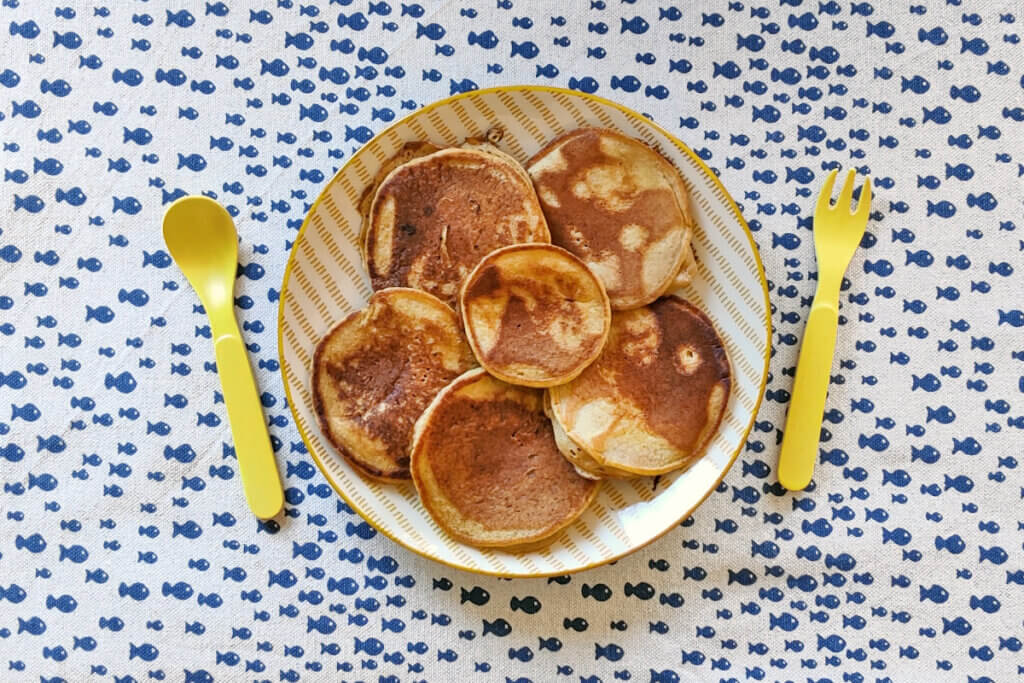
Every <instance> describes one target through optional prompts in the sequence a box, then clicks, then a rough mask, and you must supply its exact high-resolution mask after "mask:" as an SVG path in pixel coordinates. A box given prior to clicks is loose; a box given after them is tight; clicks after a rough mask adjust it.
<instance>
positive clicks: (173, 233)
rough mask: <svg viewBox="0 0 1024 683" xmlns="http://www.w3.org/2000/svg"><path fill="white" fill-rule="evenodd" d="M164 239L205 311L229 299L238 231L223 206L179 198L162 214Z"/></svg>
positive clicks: (204, 199) (204, 200)
mask: <svg viewBox="0 0 1024 683" xmlns="http://www.w3.org/2000/svg"><path fill="white" fill-rule="evenodd" d="M164 242H166V243H167V249H168V251H170V252H171V257H172V258H173V259H174V261H175V263H177V264H178V267H179V268H181V271H182V272H183V273H184V274H185V277H186V278H188V281H189V282H190V283H191V284H192V288H193V289H195V290H196V293H197V294H198V295H199V299H200V300H201V301H202V302H203V306H204V307H206V308H207V309H208V311H209V309H213V308H219V307H220V306H222V305H223V304H224V302H225V301H230V300H233V298H234V288H235V269H236V268H237V265H238V233H237V232H236V231H235V223H234V221H232V220H231V214H229V213H228V212H227V210H225V209H224V207H223V206H221V205H220V204H218V203H217V202H215V201H214V200H212V199H209V198H208V197H201V196H200V197H182V198H181V199H179V200H178V201H176V202H174V203H173V204H171V206H170V208H168V209H167V213H166V214H164ZM232 316H234V312H233V311H232Z"/></svg>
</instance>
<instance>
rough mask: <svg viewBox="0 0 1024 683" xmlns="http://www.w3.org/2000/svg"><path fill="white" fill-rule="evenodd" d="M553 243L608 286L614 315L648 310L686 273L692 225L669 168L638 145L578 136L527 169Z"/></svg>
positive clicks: (614, 137)
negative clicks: (649, 306)
mask: <svg viewBox="0 0 1024 683" xmlns="http://www.w3.org/2000/svg"><path fill="white" fill-rule="evenodd" d="M526 167H527V169H526V170H527V172H528V173H529V174H530V177H531V178H533V182H534V185H535V187H536V189H537V196H538V197H539V198H540V202H541V206H542V207H543V209H544V215H545V217H546V218H547V222H548V227H549V229H550V231H551V241H552V243H553V244H556V245H558V246H560V247H564V248H566V249H568V250H569V251H571V252H572V253H574V254H576V255H577V256H578V257H580V259H581V260H582V261H583V262H584V263H586V264H587V265H588V266H590V268H591V269H592V270H593V271H594V272H595V273H596V274H597V276H598V277H600V278H601V280H602V281H603V282H604V286H605V289H607V290H608V297H609V298H610V299H611V304H612V308H613V309H614V310H627V309H630V308H636V307H638V306H643V305H644V304H648V303H650V302H652V301H654V300H655V299H657V298H658V297H659V296H661V295H662V294H664V293H665V292H666V291H668V290H669V289H670V288H672V286H673V283H674V281H675V279H676V276H677V274H679V272H680V269H681V268H683V267H684V265H685V259H686V253H687V250H688V247H689V244H690V239H691V238H692V236H693V229H694V219H693V216H692V213H691V211H690V205H689V200H688V199H687V195H686V189H685V188H684V186H683V181H682V178H681V176H680V175H679V171H678V170H676V168H675V167H674V166H672V164H670V163H669V162H668V161H667V160H666V159H665V158H664V157H662V156H661V155H660V154H658V153H657V152H656V151H654V150H653V149H651V148H650V147H648V146H647V145H645V144H644V143H642V142H640V141H639V140H634V139H633V138H629V137H626V136H624V135H621V134H619V133H616V132H614V131H610V130H604V129H600V128H581V129H579V130H575V131H572V132H570V133H566V134H565V135H562V136H561V137H558V138H556V139H555V140H553V141H551V142H550V143H548V145H547V146H545V147H544V148H543V149H541V150H540V151H539V152H538V153H537V154H536V155H534V157H533V158H532V159H530V160H529V161H528V162H527V165H526Z"/></svg>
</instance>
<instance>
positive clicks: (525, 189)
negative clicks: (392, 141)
mask: <svg viewBox="0 0 1024 683" xmlns="http://www.w3.org/2000/svg"><path fill="white" fill-rule="evenodd" d="M550 241H551V235H550V233H548V227H547V223H546V222H545V221H544V214H543V212H542V211H541V208H540V204H539V203H538V201H537V195H536V193H535V192H534V191H533V186H532V185H531V184H530V183H529V182H528V180H527V177H526V176H525V174H524V173H523V170H522V168H521V167H519V166H518V165H517V164H516V163H515V162H514V161H512V160H511V158H509V157H508V156H507V155H504V154H500V153H492V152H484V151H480V150H477V149H459V148H449V149H442V150H440V151H438V152H434V153H433V154H428V155H427V156H424V157H419V158H417V159H413V160H412V161H409V162H408V163H405V164H403V165H401V166H399V167H398V168H396V169H395V170H394V171H392V172H391V173H390V174H389V175H388V177H387V178H385V179H384V181H383V182H382V183H381V185H380V187H379V188H378V190H377V194H376V196H375V197H374V200H373V205H372V206H371V208H370V221H369V228H368V231H367V235H366V265H367V270H369V272H370V281H371V283H372V285H373V288H374V289H383V288H385V287H415V288H416V289H422V290H424V291H426V292H430V293H431V294H433V295H435V296H436V297H438V298H439V299H441V301H443V302H445V303H446V304H448V305H450V306H452V307H453V308H454V307H455V305H456V304H457V299H458V294H459V287H460V285H461V284H462V281H463V280H464V279H465V277H466V275H468V274H469V271H471V270H472V269H473V267H474V266H475V265H476V264H477V263H479V262H480V259H482V258H483V257H484V256H486V255H487V254H489V253H490V252H492V251H494V250H495V249H497V248H499V247H504V246H508V245H510V244H519V243H523V242H543V243H549V242H550Z"/></svg>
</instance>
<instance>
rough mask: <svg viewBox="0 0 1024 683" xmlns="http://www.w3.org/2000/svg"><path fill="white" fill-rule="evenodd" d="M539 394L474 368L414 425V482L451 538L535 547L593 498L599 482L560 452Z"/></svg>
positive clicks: (481, 543)
mask: <svg viewBox="0 0 1024 683" xmlns="http://www.w3.org/2000/svg"><path fill="white" fill-rule="evenodd" d="M542 397H543V392H541V391H540V390H538V389H528V388H525V387H517V386H514V385H512V384H506V383H505V382H502V381H500V380H497V379H495V378H493V377H491V376H490V375H488V374H487V373H486V371H484V370H483V369H482V368H477V369H475V370H470V371H469V372H466V373H465V374H463V375H462V376H460V377H459V378H458V379H456V380H455V381H453V382H452V383H451V384H450V385H448V386H447V387H445V388H444V389H443V390H442V391H441V393H439V394H438V395H437V397H436V398H435V399H434V401H433V403H431V404H430V407H428V408H427V410H426V411H425V412H424V413H423V415H422V417H420V419H419V420H418V421H417V422H416V433H415V437H414V442H413V448H412V477H413V482H414V483H415V484H416V490H417V491H419V494H420V499H421V500H422V501H423V505H424V507H426V509H427V511H428V512H430V514H431V516H432V517H433V518H434V520H435V521H436V522H437V523H438V525H440V526H441V528H443V529H444V530H445V531H447V532H448V533H449V534H450V535H451V536H452V537H454V538H456V539H458V540H459V541H462V542H464V543H468V544H471V545H476V546H503V547H507V546H513V545H515V546H520V545H523V544H528V543H533V542H536V541H539V540H541V539H545V538H549V537H550V536H552V535H553V534H555V533H556V532H558V531H559V530H561V529H563V528H564V527H566V526H567V525H568V524H570V523H571V522H572V521H573V520H575V519H576V518H577V517H579V515H580V514H582V513H583V511H584V510H585V509H586V508H587V506H588V505H589V504H590V502H591V500H593V498H594V495H595V494H596V491H597V482H595V481H592V480H589V479H584V478H583V477H581V476H579V475H578V474H577V473H576V471H575V470H574V469H573V467H572V465H570V464H569V461H568V460H566V459H565V458H564V457H562V455H561V453H560V452H559V451H558V447H557V446H556V445H555V439H554V436H553V435H552V431H551V422H550V420H548V418H547V417H546V416H545V415H544V409H543V405H542Z"/></svg>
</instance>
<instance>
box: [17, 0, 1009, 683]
mask: <svg viewBox="0 0 1024 683" xmlns="http://www.w3.org/2000/svg"><path fill="white" fill-rule="evenodd" d="M918 3H920V4H918ZM1022 22H1024V7H1022V6H1021V5H1020V4H1018V3H1015V2H1009V1H1000V0H993V1H987V2H969V1H964V2H961V1H960V0H948V1H946V2H938V1H932V2H921V0H912V1H911V2H907V1H906V0H896V1H895V2H879V1H878V0H874V2H859V1H854V2H849V1H845V2H841V3H840V2H836V1H835V0H830V1H828V2H821V1H820V0H780V1H775V0H772V1H771V2H768V1H767V0H763V1H761V0H755V1H754V2H747V1H746V0H743V1H736V0H733V1H728V2H727V1H726V0H721V1H719V2H710V1H705V2H696V1H691V0H688V1H686V2H672V0H659V1H658V2H654V1H653V0H652V1H651V2H646V1H635V0H634V1H631V0H588V2H575V3H573V2H569V3H565V2H562V3H544V2H525V1H524V0H487V1H486V2H461V3H460V2H446V3H432V2H419V3H417V2H405V1H404V0H379V1H375V2H365V1H362V0H354V1H351V0H340V1H339V0H333V1H331V2H319V3H317V2H314V1H313V0H277V1H276V2H266V1H264V2H252V3H241V2H226V1H221V2H195V1H186V0H178V1H171V2H165V1H163V0H151V1H149V2H116V1H109V0H108V1H106V2H104V1H103V0H94V1H90V2H71V1H70V0H66V1H65V2H61V3H52V2H49V1H43V0H38V1H37V0H3V6H2V8H0V34H2V38H0V142H2V145H3V148H2V149H3V151H2V155H0V167H2V168H3V181H2V182H0V211H2V213H0V217H2V219H0V405H2V408H3V413H2V414H0V473H2V477H0V478H2V480H3V491H2V492H0V525H2V526H0V529H2V531H0V670H2V673H0V679H2V680H4V681H37V680H43V681H51V680H68V681H83V680H93V679H96V680H111V679H112V680H115V681H145V680H158V681H161V680H167V681H188V682H195V683H198V682H200V681H210V680H218V681H239V680H259V679H265V680H271V681H298V680H339V679H341V680H362V681H405V680H428V681H451V680H466V681H471V680H481V681H484V680H488V681H489V680H498V681H501V680H512V681H526V680H531V681H559V680H566V681H576V680H580V681H607V682H610V681H613V680H640V681H652V682H666V681H677V680H685V681H708V680H729V681H738V680H743V681H748V680H752V681H760V680H800V681H803V680H814V681H874V680H886V681H921V680H934V681H946V680H950V681H1008V680H1017V679H1018V678H1019V677H1020V676H1021V675H1022V673H1024V668H1022V665H1024V653H1022V639H1024V623H1022V622H1024V608H1022V605H1024V552H1022V540H1024V522H1022V520H1024V513H1022V512H1021V510H1022V506H1021V499H1022V497H1024V488H1022V479H1021V474H1020V472H1021V470H1020V465H1021V462H1020V459H1021V457H1022V445H1024V431H1022V430H1024V284H1022V282H1024V280H1022V279H1021V277H1022V273H1021V272H1020V271H1021V270H1022V269H1024V242H1022V232H1021V230H1022V229H1024V225H1019V224H1020V223H1022V218H1021V208H1022V200H1021V198H1022V187H1024V185H1022V180H1021V177H1022V176H1024V165H1022V162H1024V145H1022V143H1021V140H1022V139H1024V79H1022V72H1024V47H1022V45H1021V33H1022V30H1021V23H1022ZM512 83H534V84H546V85H553V86H562V87H569V88H573V89H577V90H582V91H585V92H588V93H596V94H597V95H601V96H604V97H609V98H612V99H614V100H616V101H619V102H621V103H623V104H625V105H627V106H629V107H632V108H635V109H637V110H639V111H641V112H644V113H647V114H649V115H650V116H651V117H653V118H654V119H655V120H656V121H658V122H659V123H661V124H662V125H664V126H666V127H667V128H668V129H669V130H671V131H672V132H674V133H675V134H677V135H678V136H679V137H680V138H682V139H683V140H684V141H685V142H687V143H688V144H689V145H690V146H691V147H692V148H693V149H694V150H695V151H696V152H697V153H698V154H699V155H700V156H701V158H703V159H704V160H705V161H706V162H707V163H708V164H709V165H710V166H711V167H712V168H714V169H715V171H716V172H717V173H719V174H720V175H721V178H722V180H723V181H724V183H725V185H726V187H728V188H729V189H730V190H731V192H732V193H733V195H734V197H735V198H736V200H737V201H738V202H739V203H740V204H741V205H742V209H743V212H744V214H745V216H746V218H747V220H748V222H749V223H750V227H751V230H752V231H753V234H754V236H755V238H756V241H757V243H758V245H759V247H760V250H761V255H762V258H763V259H764V263H765V270H766V274H767V277H768V279H769V282H770V287H771V299H772V302H773V304H774V309H773V324H774V327H775V332H774V335H773V343H774V350H773V357H772V362H771V376H770V378H769V382H768V387H767V394H766V399H765V401H764V404H763V406H762V409H761V412H760V415H759V417H758V420H757V422H756V425H755V428H754V430H753V431H752V433H751V434H750V437H749V441H748V443H747V444H746V448H745V450H744V451H743V452H742V453H741V455H740V457H739V459H738V461H737V462H736V465H735V466H734V467H733V469H732V470H731V472H730V473H729V474H728V475H727V477H726V478H725V480H724V482H723V483H722V485H721V486H720V487H719V490H718V491H717V492H716V493H714V494H713V495H712V496H711V497H710V498H709V499H708V500H707V502H706V503H705V504H704V505H703V506H702V507H701V508H699V509H698V510H697V511H696V512H695V513H694V514H693V516H692V518H690V519H688V520H686V521H685V522H684V523H682V524H681V525H680V527H681V528H677V529H674V530H672V531H671V532H669V533H668V534H667V535H666V536H664V537H663V538H662V539H661V540H659V541H657V542H655V543H654V544H652V545H650V546H649V547H647V548H644V549H642V550H641V551H639V552H637V553H635V554H634V555H632V556H629V557H628V558H626V559H623V560H621V561H619V562H617V563H616V564H614V565H612V566H606V567H602V568H599V569H594V570H591V571H587V572H584V573H582V574H578V575H574V576H571V577H559V578H553V579H538V580H515V581H502V580H499V579H494V578H489V577H484V576H477V575H473V574H468V573H463V572H460V571H455V570H451V569H448V568H446V567H444V566H441V565H437V564H433V563H431V562H428V561H426V560H423V559H421V558H419V557H417V556H414V555H412V554H410V553H409V552H407V551H405V550H403V549H402V548H400V547H398V546H397V545H395V544H394V543H392V542H390V541H389V540H387V539H385V538H383V537H381V536H380V535H378V534H376V533H375V532H374V530H373V529H372V528H371V527H370V526H369V525H368V524H367V523H366V522H365V521H363V520H362V519H361V518H360V517H359V516H358V515H357V514H354V513H353V512H352V511H351V510H349V509H348V508H347V507H346V506H345V505H344V504H343V503H342V502H340V500H339V499H338V498H337V496H336V495H335V494H334V492H333V491H332V490H331V489H330V487H329V486H328V485H327V483H326V482H325V481H324V479H323V478H322V477H321V476H320V474H319V472H318V471H317V469H316V468H315V467H314V465H313V463H312V462H311V460H310V457H309V456H308V455H307V453H306V452H305V448H304V446H303V444H302V441H301V439H300V438H299V435H298V432H297V431H296V429H295V427H294V425H293V424H292V422H291V419H290V413H289V410H288V408H287V406H286V405H285V399H284V393H283V389H282V385H281V379H280V376H279V367H278V361H277V344H276V334H275V333H276V318H277V299H278V295H279V287H280V286H281V278H282V275H283V270H284V264H285V261H286V258H287V255H288V250H289V248H290V246H291V244H292V240H293V239H294V238H295V236H296V234H297V230H298V228H299V226H300V224H301V222H302V219H303V215H304V213H305V212H306V210H307V209H308V208H309V206H310V204H311V202H312V201H313V199H314V198H315V197H316V195H317V193H318V191H319V188H320V187H321V186H322V185H323V183H324V182H325V180H326V179H327V178H329V177H330V176H331V175H332V174H333V173H334V171H335V170H336V169H337V168H338V167H339V166H340V165H341V164H343V163H344V162H345V161H346V160H347V159H348V158H350V157H351V155H352V153H353V152H354V150H356V149H357V148H358V147H359V145H360V144H361V143H364V142H366V141H367V140H368V139H369V138H370V137H371V136H372V135H373V134H374V132H376V131H379V130H381V129H382V128H383V127H385V126H387V125H388V124H389V123H390V122H391V121H393V120H396V119H397V118H398V117H401V116H403V115H405V114H407V113H408V112H410V111H413V110H415V109H416V108H418V107H420V106H422V105H424V104H426V103H429V102H432V101H434V100H437V99H439V98H443V97H446V96H448V95H450V94H453V93H457V92H462V91H465V90H468V89H471V88H476V87H487V86H494V85H501V84H512ZM834 166H842V167H850V168H857V169H860V170H862V171H863V172H870V173H871V174H872V175H873V176H874V178H875V188H876V192H875V199H874V204H873V214H872V220H871V222H870V224H869V225H868V234H867V235H866V236H865V238H864V240H863V243H862V246H861V249H860V250H859V251H858V253H857V254H856V255H855V256H854V259H853V262H852V264H851V266H850V269H849V272H848V280H847V282H846V283H845V286H844V288H843V293H842V318H841V322H842V325H841V327H840V332H839V346H838V350H837V358H836V361H835V365H834V374H833V377H832V385H831V394H830V399H829V403H828V409H827V412H826V415H825V418H826V420H825V425H824V427H823V429H822V443H821V452H820V457H819V461H818V465H817V471H816V474H815V481H814V484H813V486H812V488H810V489H809V490H807V491H805V492H802V493H798V494H791V493H787V492H785V491H783V490H782V489H781V487H780V486H779V484H778V483H777V481H776V477H775V467H776V460H777V453H778V443H779V439H780V429H781V427H782V425H783V423H784V415H785V409H786V402H787V401H788V399H789V396H790V394H789V391H790V389H791V385H792V376H793V370H794V365H795V362H796V357H797V352H798V348H799V343H800V339H801V332H802V329H803V325H804V322H805V317H806V313H807V311H808V307H809V304H810V299H811V296H812V294H813V289H814V285H815V260H814V253H813V239H812V233H811V227H812V226H811V211H812V208H813V205H814V202H815V198H816V194H817V191H818V189H819V187H820V185H821V182H822V179H823V177H824V175H825V174H826V171H827V170H828V169H830V168H832V167H834ZM200 192H202V193H207V194H210V195H211V196H216V197H217V198H218V199H219V200H220V201H221V202H223V203H224V204H225V205H227V206H228V207H229V208H230V211H231V212H232V214H233V215H234V216H235V219H236V221H237V225H238V229H239V232H240V235H241V247H240V267H239V271H238V284H237V291H236V294H237V299H236V303H237V314H238V316H239V318H240V319H241V320H242V321H243V323H242V324H243V327H244V334H245V337H246V340H247V342H248V344H249V351H250V353H251V359H252V363H253V366H254V368H255V369H256V372H257V374H258V378H259V382H260V385H261V387H262V391H263V394H262V397H263V404H264V407H265V409H266V413H267V417H268V419H269V421H270V425H271V432H272V434H273V440H274V445H275V448H276V449H277V457H278V461H279V463H280V468H281V471H282V474H283V475H284V477H285V486H286V487H287V494H286V495H287V501H288V502H287V505H286V512H285V514H284V515H283V516H282V517H281V518H280V519H279V520H277V521H276V522H275V523H270V524H258V523H257V522H256V521H254V519H253V518H252V517H251V516H250V514H249V513H248V511H247V509H246V506H245V504H244V500H243V497H242V492H241V487H240V484H239V480H238V473H237V464H236V461H235V458H234V455H233V452H232V448H231V442H230V434H229V431H228V425H227V422H226V415H225V412H224V405H223V403H222V399H221V395H220V393H219V391H218V389H219V386H218V383H217V378H216V375H215V373H214V369H213V365H212V364H213V356H212V351H211V346H210V341H209V339H208V337H209V328H208V327H207V322H206V320H205V318H204V317H203V315H202V311H201V309H200V308H199V307H198V301H197V299H196V297H195V295H194V293H193V292H192V290H191V288H190V287H189V286H188V284H187V282H186V281H185V280H184V278H183V277H182V275H181V274H180V272H179V271H178V270H177V269H176V268H175V267H174V266H173V264H172V262H171V259H170V257H169V256H168V254H167V252H166V250H165V249H164V245H163V242H162V239H161V234H160V221H161V217H162V213H163V210H164V208H165V207H166V205H167V204H168V203H169V202H170V201H172V200H174V199H175V198H177V197H180V196H183V195H185V194H187V193H200ZM90 676H91V677H92V678H90Z"/></svg>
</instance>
